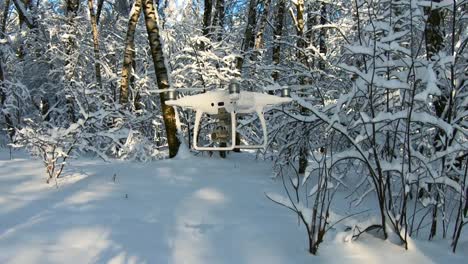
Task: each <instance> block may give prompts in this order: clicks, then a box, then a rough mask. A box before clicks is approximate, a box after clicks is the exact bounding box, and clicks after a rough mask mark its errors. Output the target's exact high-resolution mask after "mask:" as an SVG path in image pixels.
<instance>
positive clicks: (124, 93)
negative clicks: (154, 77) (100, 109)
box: [119, 0, 142, 105]
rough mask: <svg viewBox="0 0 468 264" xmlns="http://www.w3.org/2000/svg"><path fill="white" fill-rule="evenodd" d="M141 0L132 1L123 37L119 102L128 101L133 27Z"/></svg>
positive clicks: (132, 51)
mask: <svg viewBox="0 0 468 264" xmlns="http://www.w3.org/2000/svg"><path fill="white" fill-rule="evenodd" d="M141 6H142V0H135V2H134V3H133V8H132V10H133V13H131V14H130V19H129V20H128V29H127V36H126V38H125V53H124V60H123V66H122V78H121V81H120V99H119V100H120V104H122V105H125V104H127V103H128V92H129V83H130V77H131V76H132V73H133V70H134V69H133V62H134V58H135V29H136V27H137V24H138V19H139V17H140V14H141Z"/></svg>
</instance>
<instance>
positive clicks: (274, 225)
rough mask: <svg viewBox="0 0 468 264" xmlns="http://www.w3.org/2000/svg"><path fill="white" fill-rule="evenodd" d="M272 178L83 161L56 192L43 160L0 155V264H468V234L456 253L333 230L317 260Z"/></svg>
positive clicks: (255, 169) (171, 164)
mask: <svg viewBox="0 0 468 264" xmlns="http://www.w3.org/2000/svg"><path fill="white" fill-rule="evenodd" d="M114 175H115V177H114ZM271 175H272V171H271V164H269V163H267V162H263V161H257V160H255V158H254V157H253V156H251V155H249V154H236V155H230V156H229V157H228V159H226V160H222V159H219V158H215V157H212V158H209V157H189V158H185V159H174V160H162V161H157V162H152V163H130V162H113V163H104V162H102V161H99V160H90V159H79V160H73V161H72V162H71V163H70V164H69V166H68V167H67V169H66V171H65V174H64V176H65V177H64V178H63V179H61V180H60V181H59V188H55V186H54V185H53V184H51V185H47V184H45V183H44V182H45V175H44V168H43V166H42V164H41V163H40V162H39V161H37V160H33V159H31V158H29V157H28V156H26V155H24V154H19V153H14V159H13V160H9V154H8V153H7V152H6V151H0V263H21V264H23V263H79V264H82V263H156V264H159V263H162V264H164V263H178V264H179V263H188V264H210V263H216V264H220V263H236V264H237V263H255V264H262V263H268V264H277V263H284V264H291V263H292V264H294V263H340V264H343V263H359V264H363V263H398V264H402V263H412V264H416V263H425V264H426V263H467V260H466V259H467V257H468V237H467V235H466V232H465V234H464V238H463V239H462V240H461V242H460V246H459V250H458V253H457V254H452V253H450V249H449V241H447V240H441V241H435V242H426V241H411V243H410V249H409V250H408V251H405V250H404V249H403V248H402V247H399V246H396V245H393V244H391V243H390V242H388V241H382V240H379V239H377V238H374V237H372V236H370V235H364V236H362V237H361V239H360V240H358V241H353V242H343V237H344V234H342V233H340V232H334V233H331V234H330V236H329V237H328V239H327V241H325V242H324V244H323V245H322V246H321V247H320V249H319V256H311V255H309V254H308V253H307V249H306V248H307V245H306V237H305V232H304V230H303V229H302V227H301V226H298V225H297V218H296V217H295V216H294V215H292V214H290V213H289V212H288V211H287V210H286V209H284V208H281V207H279V206H278V205H276V204H273V203H272V202H271V201H269V200H268V199H267V198H266V197H265V192H279V193H282V189H281V184H280V183H279V182H278V181H274V180H273V179H271ZM114 179H115V181H114Z"/></svg>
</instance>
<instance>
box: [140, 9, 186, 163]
mask: <svg viewBox="0 0 468 264" xmlns="http://www.w3.org/2000/svg"><path fill="white" fill-rule="evenodd" d="M143 3H144V6H143V13H144V15H145V24H146V31H147V32H148V40H149V43H150V48H151V56H152V58H153V63H154V70H155V73H156V80H157V84H158V88H159V89H168V88H169V76H168V72H167V68H166V64H165V62H164V53H163V49H162V43H161V40H160V35H159V28H158V19H157V16H156V12H155V8H154V5H153V0H143ZM160 99H161V108H162V111H163V119H164V124H165V126H166V135H167V141H168V144H169V157H171V158H172V157H175V156H176V155H177V151H178V150H179V145H180V143H179V140H178V139H177V127H176V119H175V112H174V108H172V107H171V106H168V105H166V103H165V94H164V93H161V94H160Z"/></svg>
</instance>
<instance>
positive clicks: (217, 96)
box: [166, 83, 292, 151]
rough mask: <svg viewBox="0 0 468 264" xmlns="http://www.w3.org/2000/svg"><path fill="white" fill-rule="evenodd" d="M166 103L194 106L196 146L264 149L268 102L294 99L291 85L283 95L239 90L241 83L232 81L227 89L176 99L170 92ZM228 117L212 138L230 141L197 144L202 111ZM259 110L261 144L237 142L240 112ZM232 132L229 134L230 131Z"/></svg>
mask: <svg viewBox="0 0 468 264" xmlns="http://www.w3.org/2000/svg"><path fill="white" fill-rule="evenodd" d="M171 97H172V98H174V99H173V100H167V101H166V104H167V105H170V106H179V107H182V108H185V109H193V110H195V112H196V113H195V126H194V132H193V141H192V142H193V148H194V149H195V150H211V151H227V150H234V149H265V148H266V146H267V143H268V133H267V125H266V121H265V116H264V109H265V107H267V106H272V105H279V104H283V103H288V102H291V101H292V99H291V98H289V89H287V88H285V89H283V91H282V93H281V97H280V96H276V95H271V94H263V93H257V92H247V91H240V87H239V84H238V83H231V84H230V85H229V89H228V90H214V91H208V92H205V93H202V94H196V95H190V96H185V97H182V98H179V99H175V95H173V96H170V98H169V99H172V98H171ZM205 113H206V114H208V115H214V116H223V114H224V116H225V117H226V116H227V117H229V115H230V127H229V121H228V120H227V119H229V118H225V120H224V121H225V122H224V125H225V126H218V127H217V128H216V129H215V131H214V133H212V138H213V139H215V140H216V139H218V140H226V141H227V139H228V138H229V137H230V139H231V144H230V145H227V146H198V132H199V130H200V123H201V120H202V116H203V114H205ZM251 113H256V114H257V116H258V117H259V119H260V123H261V126H262V132H263V143H262V144H261V145H236V137H237V133H236V128H237V115H238V114H251ZM229 132H230V135H229Z"/></svg>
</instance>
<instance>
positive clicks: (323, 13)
mask: <svg viewBox="0 0 468 264" xmlns="http://www.w3.org/2000/svg"><path fill="white" fill-rule="evenodd" d="M325 24H327V4H326V3H325V2H322V3H321V7H320V25H321V26H323V25H325ZM326 38H327V30H326V29H325V27H322V28H321V29H320V33H319V51H320V53H321V54H322V55H323V56H325V55H326V54H327V46H326V43H325V39H326ZM319 69H321V70H325V64H324V62H323V61H322V60H320V62H319Z"/></svg>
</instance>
